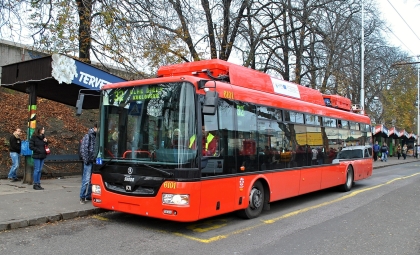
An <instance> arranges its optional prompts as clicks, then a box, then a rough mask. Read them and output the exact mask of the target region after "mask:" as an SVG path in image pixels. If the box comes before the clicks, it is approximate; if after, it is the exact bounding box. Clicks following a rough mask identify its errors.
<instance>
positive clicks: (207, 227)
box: [187, 219, 227, 233]
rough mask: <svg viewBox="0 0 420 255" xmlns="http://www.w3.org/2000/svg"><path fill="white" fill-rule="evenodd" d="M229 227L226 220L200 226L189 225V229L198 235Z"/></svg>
mask: <svg viewBox="0 0 420 255" xmlns="http://www.w3.org/2000/svg"><path fill="white" fill-rule="evenodd" d="M226 225H227V220H226V219H218V220H207V221H204V222H200V223H198V224H193V225H189V226H188V227H187V229H189V230H192V231H194V232H198V233H204V232H207V231H210V230H215V229H218V228H221V227H224V226H226Z"/></svg>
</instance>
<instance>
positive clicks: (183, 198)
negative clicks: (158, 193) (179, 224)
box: [162, 194, 190, 205]
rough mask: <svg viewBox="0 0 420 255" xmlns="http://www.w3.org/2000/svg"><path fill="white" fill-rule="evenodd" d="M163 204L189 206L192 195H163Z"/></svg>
mask: <svg viewBox="0 0 420 255" xmlns="http://www.w3.org/2000/svg"><path fill="white" fill-rule="evenodd" d="M162 203H164V204H169V205H189V204H190V195H183V194H162Z"/></svg>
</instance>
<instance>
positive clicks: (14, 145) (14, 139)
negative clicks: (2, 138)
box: [7, 128, 22, 182]
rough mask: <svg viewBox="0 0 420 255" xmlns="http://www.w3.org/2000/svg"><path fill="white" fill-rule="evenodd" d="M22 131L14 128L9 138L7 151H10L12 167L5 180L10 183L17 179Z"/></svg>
mask: <svg viewBox="0 0 420 255" xmlns="http://www.w3.org/2000/svg"><path fill="white" fill-rule="evenodd" d="M21 133H22V130H20V128H16V130H15V132H13V134H12V135H11V136H10V138H9V151H10V158H12V166H11V167H10V171H9V174H8V175H7V178H8V179H9V180H10V181H12V182H17V181H19V179H18V178H17V174H16V172H17V170H18V168H19V154H20V146H21V140H20V137H19V136H20V134H21Z"/></svg>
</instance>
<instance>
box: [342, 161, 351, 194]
mask: <svg viewBox="0 0 420 255" xmlns="http://www.w3.org/2000/svg"><path fill="white" fill-rule="evenodd" d="M353 177H354V172H353V167H352V166H349V167H348V168H347V178H346V182H345V183H344V184H343V185H342V186H341V187H340V188H341V191H344V192H347V191H350V190H351V188H352V187H353Z"/></svg>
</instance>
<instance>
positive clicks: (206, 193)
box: [199, 178, 240, 219]
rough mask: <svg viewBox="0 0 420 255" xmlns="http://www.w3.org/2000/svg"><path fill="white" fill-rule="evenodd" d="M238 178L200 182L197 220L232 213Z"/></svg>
mask: <svg viewBox="0 0 420 255" xmlns="http://www.w3.org/2000/svg"><path fill="white" fill-rule="evenodd" d="M239 185H240V184H239V178H219V179H215V180H202V181H201V198H200V200H201V204H200V213H199V218H200V219H203V218H207V217H211V216H215V215H219V214H223V213H228V212H232V211H234V210H235V209H234V205H235V204H238V203H237V201H236V200H235V197H236V196H237V193H236V190H237V189H239Z"/></svg>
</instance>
